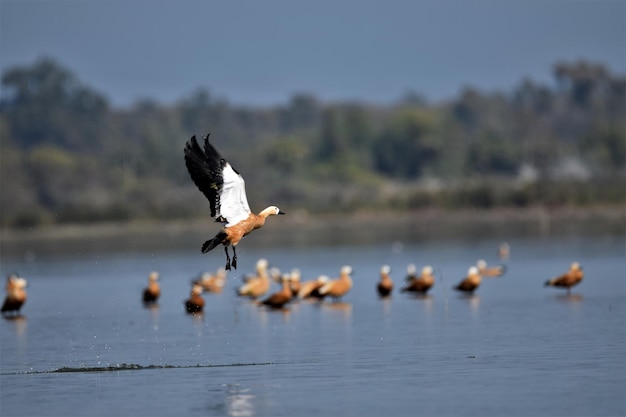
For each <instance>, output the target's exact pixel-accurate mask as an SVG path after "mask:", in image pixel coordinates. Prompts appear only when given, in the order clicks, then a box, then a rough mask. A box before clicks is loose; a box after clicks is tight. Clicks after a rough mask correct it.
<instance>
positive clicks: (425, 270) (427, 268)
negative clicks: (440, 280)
mask: <svg viewBox="0 0 626 417" xmlns="http://www.w3.org/2000/svg"><path fill="white" fill-rule="evenodd" d="M432 274H433V267H432V266H430V265H426V266H425V267H423V268H422V275H432Z"/></svg>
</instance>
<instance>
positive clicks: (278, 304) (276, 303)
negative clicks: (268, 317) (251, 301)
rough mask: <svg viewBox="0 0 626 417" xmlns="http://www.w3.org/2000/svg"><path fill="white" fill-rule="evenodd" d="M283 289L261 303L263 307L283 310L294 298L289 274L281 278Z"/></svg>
mask: <svg viewBox="0 0 626 417" xmlns="http://www.w3.org/2000/svg"><path fill="white" fill-rule="evenodd" d="M281 281H282V288H281V290H280V291H278V292H275V293H273V294H272V295H270V296H269V297H267V298H266V299H265V300H263V301H261V304H262V305H265V306H267V307H271V308H276V309H279V308H283V307H284V306H285V304H287V303H288V302H289V301H291V299H292V298H293V292H292V291H291V285H290V284H291V283H290V281H291V277H290V276H289V275H287V274H285V275H283V277H282V278H281Z"/></svg>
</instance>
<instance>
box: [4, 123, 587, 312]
mask: <svg viewBox="0 0 626 417" xmlns="http://www.w3.org/2000/svg"><path fill="white" fill-rule="evenodd" d="M209 135H210V134H207V135H206V136H205V137H204V144H203V145H204V146H203V147H201V146H200V144H199V143H198V140H197V139H196V137H195V136H193V137H192V138H191V139H190V140H189V141H188V142H187V143H186V144H185V149H184V157H185V165H186V167H187V171H188V172H189V175H190V176H191V179H192V181H193V182H194V184H195V185H196V186H197V187H198V189H199V190H200V191H201V192H202V193H203V194H204V196H205V197H206V198H207V199H208V200H209V205H210V210H211V211H210V213H211V217H213V218H214V219H215V221H216V222H220V223H222V224H223V227H222V228H221V229H220V230H219V232H218V233H217V234H216V235H215V236H214V237H213V238H211V239H209V240H207V241H206V242H204V244H203V245H202V249H201V251H202V253H207V252H209V251H211V250H212V249H214V248H216V247H217V246H219V245H220V244H221V245H223V246H224V252H225V254H226V265H225V267H224V268H223V269H220V270H219V271H218V272H217V273H216V274H215V275H211V274H208V273H207V274H203V275H202V276H201V277H199V278H198V279H197V280H195V281H194V282H193V284H192V287H191V293H190V296H189V299H187V300H186V301H185V309H186V311H187V312H188V313H200V312H202V310H203V308H204V299H203V298H202V293H203V292H205V291H206V292H220V291H221V290H222V289H223V288H224V286H225V283H226V272H227V271H229V270H231V268H232V269H237V251H236V247H237V245H238V244H239V242H240V241H241V239H243V237H245V236H246V235H248V234H249V233H251V232H252V231H254V230H256V229H258V228H261V227H263V225H264V224H265V220H266V219H267V218H268V217H269V216H273V215H280V214H285V213H284V212H283V211H281V210H280V209H279V208H278V207H276V206H269V207H267V208H265V209H264V210H262V211H261V212H260V213H259V214H254V213H252V211H251V210H250V206H249V205H248V199H247V196H246V189H245V181H244V179H243V177H242V176H241V175H240V174H239V172H237V171H236V170H235V169H234V168H233V167H232V165H231V164H230V163H229V162H228V161H226V160H225V159H224V158H223V157H222V156H221V155H220V153H219V152H218V151H217V150H216V149H215V148H214V147H213V145H211V143H209ZM229 247H231V248H232V253H233V256H232V259H231V257H230V254H229V252H228V248H229ZM508 253H509V248H508V245H506V244H503V245H502V246H501V247H500V258H501V259H505V258H508ZM390 272H391V268H390V267H389V266H387V265H385V266H383V267H382V268H381V270H380V282H379V283H378V284H377V287H376V288H377V291H378V293H379V295H380V296H381V297H387V296H389V295H390V294H391V293H392V291H393V281H392V279H391V277H390ZM505 272H506V266H504V265H500V266H497V267H488V266H487V264H486V262H484V261H479V262H477V264H476V265H474V266H471V267H470V268H469V270H468V272H467V276H466V277H465V278H464V279H463V280H462V281H461V282H460V283H459V284H458V285H456V286H455V287H454V288H455V289H456V290H458V291H461V292H463V293H467V294H472V293H473V292H474V291H476V289H477V288H478V287H479V286H480V284H481V281H482V278H483V277H497V276H502V275H503V274H504V273H505ZM407 273H408V277H407V283H406V285H405V286H404V287H403V288H402V289H401V291H402V292H412V293H416V294H426V293H427V292H428V291H429V290H430V288H432V286H433V285H434V283H435V277H434V275H433V273H434V270H433V268H432V267H430V266H425V267H424V268H422V270H421V273H420V274H419V275H418V274H417V269H416V267H415V265H409V267H408V268H407ZM351 274H352V268H351V267H350V266H348V265H346V266H344V267H342V268H341V271H340V273H339V277H338V278H336V279H333V280H331V279H330V278H328V277H327V276H320V277H318V278H316V279H313V280H311V281H305V282H300V272H299V271H298V270H297V269H296V270H293V271H292V272H291V273H290V274H280V272H279V271H277V270H276V271H275V270H269V269H268V262H267V260H265V259H260V260H259V261H258V262H257V265H256V273H255V274H254V275H252V276H248V277H245V278H244V283H243V284H242V285H241V286H240V287H239V288H238V290H237V293H238V294H239V295H240V296H243V297H250V298H253V299H255V300H257V299H259V298H260V297H262V296H264V295H265V294H266V293H267V292H268V291H269V289H270V276H271V277H272V279H274V280H276V281H280V282H281V289H280V291H278V292H275V293H273V294H271V295H270V296H268V297H267V298H265V299H262V300H260V301H259V304H261V305H264V306H268V307H272V308H283V307H284V306H285V304H287V303H288V302H290V301H291V300H293V299H294V298H299V299H302V298H318V299H320V300H321V299H324V298H325V297H331V298H334V299H340V298H341V297H343V296H344V295H345V294H347V293H348V292H349V291H350V289H351V288H352V278H351ZM582 278H583V272H582V268H580V265H579V264H578V263H576V262H574V263H573V264H572V265H571V268H570V270H569V271H568V272H567V273H565V274H563V275H562V276H559V277H556V278H554V279H551V280H548V281H546V283H545V285H546V286H554V287H563V288H566V289H567V291H568V293H569V291H570V288H571V287H572V286H574V285H576V284H578V283H579V282H580V281H581V280H582ZM158 280H159V274H158V272H156V271H153V272H151V273H150V274H149V276H148V286H147V287H146V288H145V290H144V291H143V302H144V304H145V305H146V306H150V305H155V304H156V303H157V301H158V299H159V296H160V294H161V290H160V286H159V282H158ZM25 287H26V280H25V279H24V278H20V277H18V276H17V275H15V274H11V275H9V277H8V279H7V283H6V287H5V290H6V293H7V295H6V299H5V301H4V304H3V305H2V315H3V316H5V317H6V316H15V315H19V311H20V309H21V307H22V305H23V304H24V302H25V301H26V290H25Z"/></svg>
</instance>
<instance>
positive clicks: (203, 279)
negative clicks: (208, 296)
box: [193, 268, 227, 292]
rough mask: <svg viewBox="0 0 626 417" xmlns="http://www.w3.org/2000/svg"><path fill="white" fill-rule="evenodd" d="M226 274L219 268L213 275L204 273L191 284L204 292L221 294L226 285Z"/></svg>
mask: <svg viewBox="0 0 626 417" xmlns="http://www.w3.org/2000/svg"><path fill="white" fill-rule="evenodd" d="M226 276H227V272H226V270H225V269H224V268H219V269H218V270H217V271H216V272H215V274H211V273H210V272H204V273H203V274H202V275H200V277H199V278H198V279H197V280H195V281H194V282H193V283H194V284H197V285H199V286H201V287H202V289H203V290H204V291H206V292H222V289H224V286H225V285H226Z"/></svg>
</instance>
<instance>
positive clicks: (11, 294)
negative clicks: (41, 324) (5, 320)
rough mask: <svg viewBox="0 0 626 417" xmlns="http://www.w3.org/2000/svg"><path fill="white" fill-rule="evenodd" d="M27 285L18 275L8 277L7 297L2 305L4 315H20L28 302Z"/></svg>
mask: <svg viewBox="0 0 626 417" xmlns="http://www.w3.org/2000/svg"><path fill="white" fill-rule="evenodd" d="M27 284H28V283H27V282H26V280H25V279H24V278H20V277H18V276H17V275H16V274H10V275H9V276H8V277H7V283H6V286H5V290H6V293H7V295H6V298H5V299H4V303H3V304H2V314H3V315H6V316H8V315H14V316H17V315H19V313H20V309H21V308H22V306H23V305H24V303H25V302H26V290H25V288H26V285H27Z"/></svg>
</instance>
